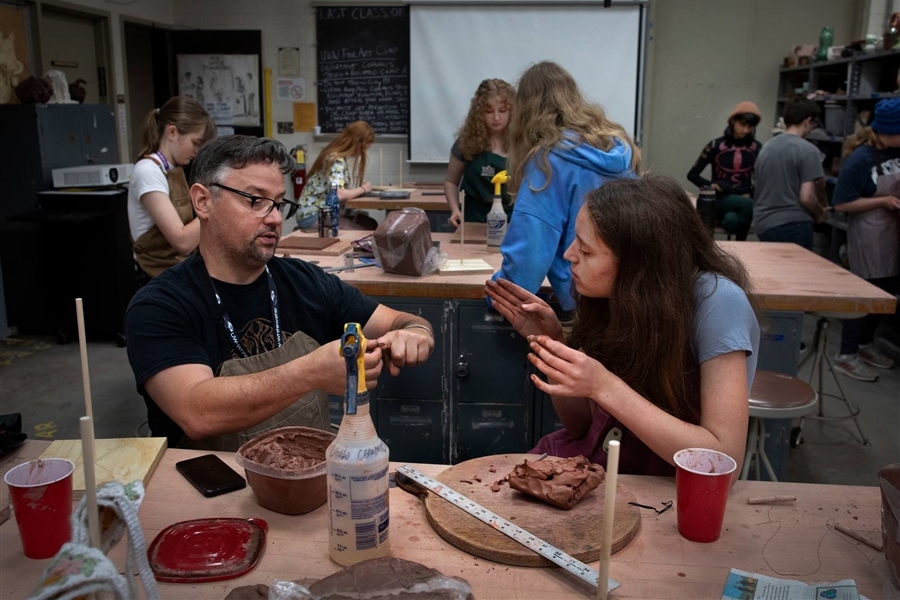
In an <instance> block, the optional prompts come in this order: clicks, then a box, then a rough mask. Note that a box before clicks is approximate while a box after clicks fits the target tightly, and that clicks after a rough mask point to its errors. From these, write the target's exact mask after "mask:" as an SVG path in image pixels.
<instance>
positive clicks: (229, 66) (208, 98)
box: [176, 54, 262, 127]
mask: <svg viewBox="0 0 900 600" xmlns="http://www.w3.org/2000/svg"><path fill="white" fill-rule="evenodd" d="M176 58H177V65H178V94H179V95H180V96H187V97H189V98H193V99H194V100H196V101H197V102H199V103H200V104H202V105H203V107H204V108H205V109H206V112H208V113H209V114H210V116H211V117H212V118H213V121H215V122H216V125H224V126H231V127H259V126H261V124H262V122H261V111H260V108H259V106H260V97H259V92H258V90H259V55H256V54H179V55H177V57H176Z"/></svg>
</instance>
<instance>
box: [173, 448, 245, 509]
mask: <svg viewBox="0 0 900 600" xmlns="http://www.w3.org/2000/svg"><path fill="white" fill-rule="evenodd" d="M175 468H176V469H178V472H179V473H181V474H182V475H184V478H185V479H187V480H188V481H190V482H191V485H193V486H194V487H195V488H197V490H198V491H199V492H200V493H201V494H203V495H204V496H206V497H207V498H209V497H212V496H218V495H219V494H226V493H228V492H233V491H234V490H239V489H241V488H244V487H246V486H247V482H246V481H244V478H243V477H241V476H240V475H239V474H238V472H237V471H235V470H234V469H232V468H231V467H229V466H228V465H226V464H225V462H224V461H223V460H222V459H221V458H219V457H218V456H216V455H215V454H204V455H203V456H198V457H197V458H189V459H187V460H182V461H179V462H177V463H175Z"/></svg>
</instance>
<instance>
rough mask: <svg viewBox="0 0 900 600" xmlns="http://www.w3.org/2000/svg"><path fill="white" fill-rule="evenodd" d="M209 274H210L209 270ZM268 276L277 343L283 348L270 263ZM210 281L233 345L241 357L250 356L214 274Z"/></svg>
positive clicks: (267, 266) (267, 270)
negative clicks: (235, 326)
mask: <svg viewBox="0 0 900 600" xmlns="http://www.w3.org/2000/svg"><path fill="white" fill-rule="evenodd" d="M207 275H209V273H208V272H207ZM266 278H267V279H268V282H269V301H270V302H271V303H272V326H273V327H274V328H275V343H276V344H278V347H279V348H281V344H282V339H281V320H280V319H279V316H278V292H277V291H276V290H275V279H274V278H273V277H272V273H270V272H269V265H266ZM209 283H210V285H211V286H212V289H213V295H214V296H215V297H216V304H218V305H219V308H220V309H221V310H222V321H224V323H225V329H226V330H227V331H228V336H229V337H230V338H231V345H232V346H234V349H235V350H237V351H238V354H240V355H241V357H243V358H250V353H249V352H247V349H246V348H244V345H243V344H242V343H241V340H240V339H238V336H237V332H236V331H235V329H234V324H233V323H232V322H231V318H230V317H229V316H228V313H227V312H226V311H225V305H224V304H222V298H221V297H220V296H219V291H218V290H217V289H216V284H215V282H214V281H213V278H212V276H209Z"/></svg>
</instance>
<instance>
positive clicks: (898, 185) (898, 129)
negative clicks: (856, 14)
mask: <svg viewBox="0 0 900 600" xmlns="http://www.w3.org/2000/svg"><path fill="white" fill-rule="evenodd" d="M849 149H850V150H851V152H850V153H849V155H848V156H847V157H846V158H845V160H844V164H843V166H842V167H841V174H840V176H839V177H838V181H837V185H836V186H835V188H834V195H833V196H832V202H833V203H834V210H835V211H836V212H842V213H846V214H847V217H848V219H847V259H848V262H849V263H850V271H851V272H852V273H853V274H854V275H858V276H860V277H862V278H863V279H865V280H866V281H868V282H869V283H871V284H873V285H876V286H878V287H880V288H881V289H883V290H884V291H886V292H888V293H890V294H897V293H900V98H887V99H884V100H881V101H880V102H878V104H876V105H875V119H874V120H873V121H872V124H871V125H870V126H869V127H866V128H864V129H862V130H860V131H859V132H858V133H857V135H856V136H855V138H854V139H853V141H852V142H851V143H850V146H849ZM883 318H884V316H883V315H866V316H865V317H862V318H859V319H845V320H844V321H843V329H842V330H841V348H840V352H838V355H837V356H836V357H835V359H834V361H835V364H834V370H835V372H837V373H840V374H841V375H845V376H847V377H852V378H853V379H857V380H859V381H876V380H877V379H878V373H876V372H875V371H873V370H872V369H870V368H869V367H875V368H876V369H891V368H892V367H893V366H894V360H893V359H892V358H890V357H889V356H886V355H885V354H884V353H883V352H881V350H879V349H878V346H876V345H875V344H874V343H873V342H874V337H875V330H876V329H877V328H878V325H879V323H880V322H881V321H882V320H883Z"/></svg>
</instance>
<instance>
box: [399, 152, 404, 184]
mask: <svg viewBox="0 0 900 600" xmlns="http://www.w3.org/2000/svg"><path fill="white" fill-rule="evenodd" d="M400 187H401V188H402V187H403V150H401V151H400Z"/></svg>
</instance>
